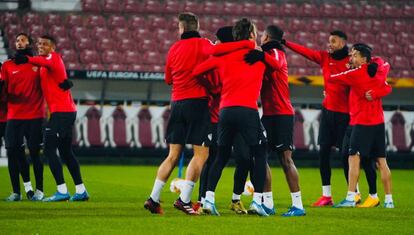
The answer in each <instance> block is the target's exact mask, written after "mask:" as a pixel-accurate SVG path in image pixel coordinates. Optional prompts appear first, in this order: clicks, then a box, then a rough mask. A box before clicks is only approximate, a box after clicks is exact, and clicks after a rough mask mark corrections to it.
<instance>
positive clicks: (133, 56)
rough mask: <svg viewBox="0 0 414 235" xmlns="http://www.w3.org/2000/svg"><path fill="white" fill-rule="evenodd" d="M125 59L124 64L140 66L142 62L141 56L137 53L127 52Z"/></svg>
mask: <svg viewBox="0 0 414 235" xmlns="http://www.w3.org/2000/svg"><path fill="white" fill-rule="evenodd" d="M123 57H124V59H123V62H124V63H126V64H140V63H141V61H142V60H141V54H140V53H138V52H136V51H126V52H125V54H124V55H123Z"/></svg>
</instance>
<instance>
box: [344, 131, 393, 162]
mask: <svg viewBox="0 0 414 235" xmlns="http://www.w3.org/2000/svg"><path fill="white" fill-rule="evenodd" d="M356 154H358V155H360V156H361V157H371V158H381V157H385V155H386V152H385V125H384V124H379V125H375V126H365V125H355V126H353V127H352V133H351V138H350V140H349V155H356Z"/></svg>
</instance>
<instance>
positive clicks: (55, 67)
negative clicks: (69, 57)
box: [29, 52, 76, 113]
mask: <svg viewBox="0 0 414 235" xmlns="http://www.w3.org/2000/svg"><path fill="white" fill-rule="evenodd" d="M29 63H31V64H34V65H37V66H41V67H42V68H41V69H40V80H41V86H42V91H43V94H44V96H45V99H46V103H47V105H48V107H49V110H50V112H51V113H56V112H76V105H75V102H74V101H73V98H72V94H71V92H70V90H67V91H64V90H62V89H61V88H60V87H59V84H60V83H61V82H63V81H64V80H65V79H67V75H66V68H65V65H64V64H63V60H62V57H61V56H60V54H58V53H56V52H52V53H50V54H49V55H48V56H33V57H29Z"/></svg>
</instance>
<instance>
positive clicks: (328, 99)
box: [286, 41, 349, 113]
mask: <svg viewBox="0 0 414 235" xmlns="http://www.w3.org/2000/svg"><path fill="white" fill-rule="evenodd" d="M286 46H287V47H289V48H290V49H291V50H293V51H294V52H296V53H298V54H301V55H302V56H304V57H306V58H307V59H309V60H311V61H313V62H315V63H317V64H319V66H321V68H322V75H323V79H324V86H325V88H324V89H325V94H326V95H325V98H324V100H323V103H322V105H323V106H324V107H325V108H326V109H327V110H330V111H334V112H341V113H349V105H348V104H349V101H348V97H349V87H347V86H345V85H343V84H335V83H329V82H328V79H329V76H330V75H331V74H337V73H341V72H344V71H346V70H347V67H346V64H347V63H348V62H349V56H347V57H345V58H344V59H341V60H335V59H333V58H332V56H330V54H329V53H328V52H327V51H316V50H312V49H309V48H306V47H304V46H301V45H298V44H296V43H293V42H288V41H286Z"/></svg>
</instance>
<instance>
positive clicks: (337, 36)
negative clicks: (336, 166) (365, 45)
mask: <svg viewBox="0 0 414 235" xmlns="http://www.w3.org/2000/svg"><path fill="white" fill-rule="evenodd" d="M346 40H347V36H346V34H345V33H344V32H342V31H333V32H331V33H330V36H329V42H328V51H316V50H312V49H309V48H306V47H303V46H301V45H298V44H296V43H293V42H289V41H286V43H285V44H286V47H288V48H289V49H291V50H293V51H294V52H296V53H298V54H300V55H302V56H304V57H306V58H307V59H309V60H311V61H313V62H315V63H317V64H318V65H320V67H321V68H322V75H323V78H324V94H325V98H324V100H323V103H322V105H323V108H322V112H321V121H320V124H319V136H318V144H319V147H320V149H319V157H320V165H319V168H320V174H321V179H322V197H320V198H319V199H318V201H316V202H315V203H313V206H330V205H333V201H332V193H331V166H330V154H331V149H332V147H336V148H339V149H341V147H342V140H343V137H344V134H345V131H346V128H347V126H348V123H349V107H348V96H349V87H347V86H345V85H343V84H333V83H329V82H328V79H329V76H330V75H331V74H336V73H340V72H344V71H346V70H347V67H346V65H347V63H348V62H349V55H348V53H349V52H348V47H347V46H346ZM346 158H347V156H343V159H344V161H343V163H344V173H345V177H347V173H346V171H347V168H348V165H347V161H346V160H345V159H346Z"/></svg>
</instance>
